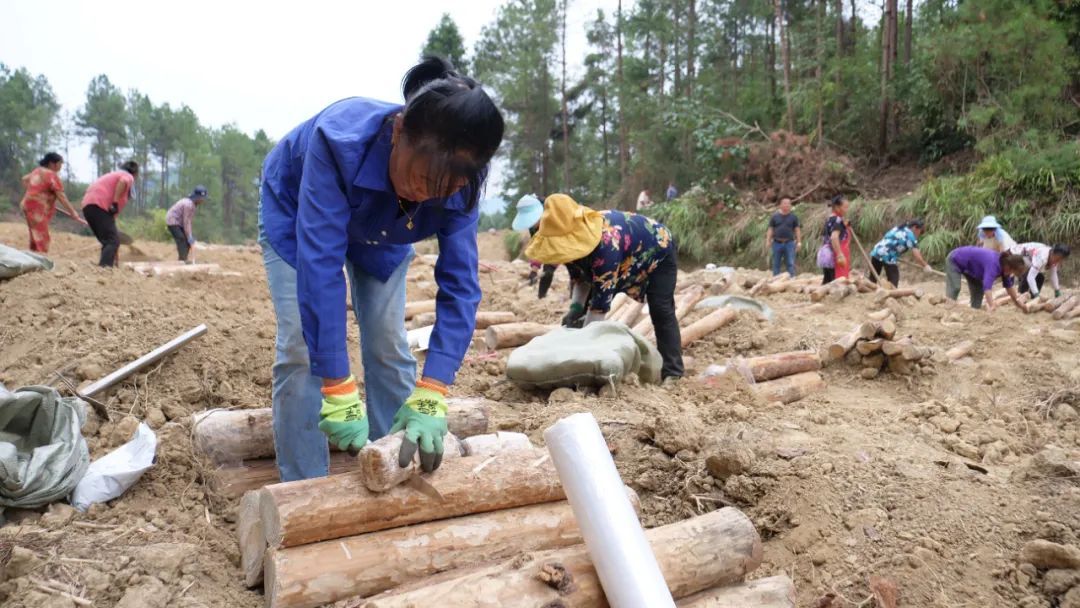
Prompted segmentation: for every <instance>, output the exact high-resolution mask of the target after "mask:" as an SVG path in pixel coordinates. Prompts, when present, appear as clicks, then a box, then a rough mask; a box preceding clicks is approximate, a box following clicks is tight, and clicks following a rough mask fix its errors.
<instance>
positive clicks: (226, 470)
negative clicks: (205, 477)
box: [210, 452, 360, 498]
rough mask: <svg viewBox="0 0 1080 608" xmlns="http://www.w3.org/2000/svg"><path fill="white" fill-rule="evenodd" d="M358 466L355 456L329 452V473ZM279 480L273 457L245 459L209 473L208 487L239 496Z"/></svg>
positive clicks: (332, 473) (343, 471) (227, 496)
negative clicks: (237, 463)
mask: <svg viewBox="0 0 1080 608" xmlns="http://www.w3.org/2000/svg"><path fill="white" fill-rule="evenodd" d="M359 466H360V463H358V462H357V461H356V457H355V456H350V455H349V454H348V453H347V452H330V474H331V475H337V474H339V473H348V472H349V471H356V470H357V467H359ZM279 481H281V478H280V477H279V476H278V468H277V462H275V461H274V459H273V458H260V459H256V460H245V461H244V463H243V464H240V465H228V466H222V467H220V468H218V469H215V470H214V472H213V473H211V474H210V487H211V488H212V489H213V490H214V492H216V493H218V494H220V495H221V496H224V497H226V498H239V497H241V496H243V495H244V493H245V492H250V491H251V490H258V489H259V488H262V487H263V486H268V485H270V484H273V483H278V482H279Z"/></svg>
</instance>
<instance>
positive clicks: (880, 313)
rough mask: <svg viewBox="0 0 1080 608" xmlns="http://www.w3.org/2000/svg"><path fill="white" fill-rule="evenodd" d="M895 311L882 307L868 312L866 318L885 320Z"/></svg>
mask: <svg viewBox="0 0 1080 608" xmlns="http://www.w3.org/2000/svg"><path fill="white" fill-rule="evenodd" d="M892 316H893V313H892V311H891V310H889V309H888V308H882V309H881V310H875V311H874V312H871V313H867V314H866V318H867V319H870V320H871V321H884V320H885V319H888V318H889V317H892Z"/></svg>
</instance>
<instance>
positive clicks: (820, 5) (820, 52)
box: [814, 0, 910, 148]
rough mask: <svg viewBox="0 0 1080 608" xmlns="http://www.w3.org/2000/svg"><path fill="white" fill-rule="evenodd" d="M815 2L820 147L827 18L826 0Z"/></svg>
mask: <svg viewBox="0 0 1080 608" xmlns="http://www.w3.org/2000/svg"><path fill="white" fill-rule="evenodd" d="M909 1H910V0H909ZM815 4H816V5H817V11H815V19H814V35H815V39H816V40H815V42H816V43H817V61H816V62H815V65H814V82H815V83H816V84H817V129H816V132H815V137H814V144H815V145H816V146H818V147H819V148H820V147H821V146H823V145H824V143H825V141H824V140H825V88H824V87H825V82H824V81H823V79H822V71H823V70H824V69H825V38H824V36H823V34H822V33H821V22H822V21H823V20H824V19H825V0H815Z"/></svg>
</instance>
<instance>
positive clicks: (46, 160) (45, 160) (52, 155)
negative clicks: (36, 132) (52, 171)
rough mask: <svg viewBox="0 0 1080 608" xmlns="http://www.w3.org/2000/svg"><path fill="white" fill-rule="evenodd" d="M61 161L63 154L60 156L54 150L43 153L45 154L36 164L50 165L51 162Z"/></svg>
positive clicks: (40, 165) (62, 160) (41, 165)
mask: <svg viewBox="0 0 1080 608" xmlns="http://www.w3.org/2000/svg"><path fill="white" fill-rule="evenodd" d="M62 162H64V157H63V156H60V155H59V154H57V153H56V152H49V153H47V154H45V156H42V157H41V160H39V161H38V166H39V167H48V166H49V165H51V164H53V163H62Z"/></svg>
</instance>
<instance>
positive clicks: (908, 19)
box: [904, 0, 914, 66]
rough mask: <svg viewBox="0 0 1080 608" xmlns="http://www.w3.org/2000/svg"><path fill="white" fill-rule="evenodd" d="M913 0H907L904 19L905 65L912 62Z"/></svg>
mask: <svg viewBox="0 0 1080 608" xmlns="http://www.w3.org/2000/svg"><path fill="white" fill-rule="evenodd" d="M913 4H914V2H913V0H907V10H906V11H905V15H904V17H905V19H904V65H905V66H906V65H910V64H911V25H912V21H913V17H912V13H914V7H913V6H912V5H913Z"/></svg>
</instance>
